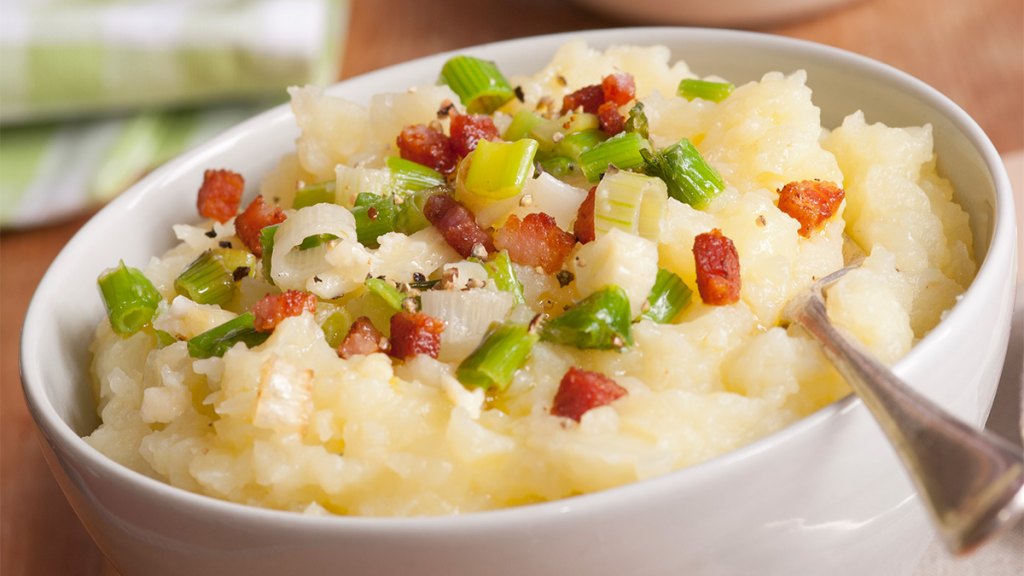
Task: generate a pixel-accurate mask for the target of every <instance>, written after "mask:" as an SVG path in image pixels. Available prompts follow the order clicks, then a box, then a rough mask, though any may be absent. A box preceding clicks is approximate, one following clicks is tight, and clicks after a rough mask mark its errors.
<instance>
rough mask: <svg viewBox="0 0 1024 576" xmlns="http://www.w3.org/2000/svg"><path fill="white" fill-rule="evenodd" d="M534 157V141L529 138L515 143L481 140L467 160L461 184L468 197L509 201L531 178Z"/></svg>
mask: <svg viewBox="0 0 1024 576" xmlns="http://www.w3.org/2000/svg"><path fill="white" fill-rule="evenodd" d="M536 153H537V141H536V140H531V139H529V138H524V139H522V140H517V141H515V142H491V141H488V140H480V141H479V142H477V145H476V150H474V151H473V152H472V153H470V155H469V156H468V157H467V161H468V162H469V169H468V170H466V178H465V180H464V182H463V184H464V185H465V187H466V190H467V191H468V192H469V193H471V194H475V195H477V196H480V197H482V198H489V199H492V200H502V199H505V198H511V197H512V196H515V195H516V194H519V193H520V192H521V191H522V190H523V185H524V184H526V179H527V178H529V177H530V176H531V175H533V157H534V155H536Z"/></svg>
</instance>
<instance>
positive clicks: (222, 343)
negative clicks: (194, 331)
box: [188, 312, 270, 358]
mask: <svg viewBox="0 0 1024 576" xmlns="http://www.w3.org/2000/svg"><path fill="white" fill-rule="evenodd" d="M255 319H256V317H255V315H253V313H252V312H246V313H245V314H242V315H240V316H236V317H235V318H232V319H231V320H228V321H227V322H225V323H223V324H221V325H220V326H216V327H214V328H211V329H209V330H207V331H206V332H203V333H202V334H198V335H196V336H193V337H192V338H191V339H190V340H189V341H188V355H189V356H191V357H193V358H212V357H214V356H216V357H218V358H219V357H221V356H223V355H224V353H225V352H227V351H228V350H229V349H230V348H231V347H232V346H234V345H235V344H237V343H238V342H242V343H244V344H245V345H246V346H248V347H250V348H251V347H253V346H258V345H260V344H262V343H263V342H264V341H266V339H267V338H269V337H270V333H269V332H257V331H256V328H255V327H254V326H253V322H254V321H255Z"/></svg>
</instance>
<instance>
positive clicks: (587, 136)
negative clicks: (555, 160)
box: [553, 128, 608, 163]
mask: <svg viewBox="0 0 1024 576" xmlns="http://www.w3.org/2000/svg"><path fill="white" fill-rule="evenodd" d="M607 139H608V135H607V134H605V133H604V132H603V131H602V130H600V129H599V128H588V129H586V130H580V131H579V132H573V133H572V134H569V135H567V136H566V137H564V138H562V141H561V142H559V143H558V144H556V145H555V148H554V151H553V152H554V154H556V155H559V156H565V157H567V158H571V159H573V160H575V161H576V162H577V163H578V162H579V159H580V156H582V155H583V153H584V152H586V151H587V150H590V149H592V148H594V147H595V146H597V145H599V144H601V143H602V142H604V141H605V140H607Z"/></svg>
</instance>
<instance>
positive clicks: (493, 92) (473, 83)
mask: <svg viewBox="0 0 1024 576" xmlns="http://www.w3.org/2000/svg"><path fill="white" fill-rule="evenodd" d="M441 81H442V82H444V83H445V84H447V85H448V86H449V87H450V88H451V89H452V91H453V92H455V93H456V94H458V95H459V99H460V100H462V104H463V105H464V106H465V107H466V110H467V111H468V112H469V113H470V114H476V113H484V114H490V113H491V112H494V111H495V110H497V109H498V108H499V107H501V105H502V104H504V103H505V102H508V101H509V100H511V99H513V98H515V97H516V94H515V92H514V91H513V90H512V87H511V86H509V84H508V80H505V77H504V76H503V75H502V74H501V72H500V71H499V70H498V67H497V66H495V64H494V62H490V61H488V60H481V59H479V58H474V57H472V56H464V55H463V56H455V57H453V58H451V59H450V60H448V61H447V62H445V64H444V67H443V68H441Z"/></svg>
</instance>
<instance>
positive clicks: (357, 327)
mask: <svg viewBox="0 0 1024 576" xmlns="http://www.w3.org/2000/svg"><path fill="white" fill-rule="evenodd" d="M388 348H389V346H388V339H387V338H385V337H384V335H383V334H381V333H380V330H377V327H376V326H374V325H373V322H371V321H370V319H369V318H367V317H366V316H360V317H359V318H356V321H355V322H353V323H352V327H351V328H349V329H348V334H346V335H345V339H344V340H342V341H341V344H340V345H339V346H338V356H341V357H342V358H344V359H346V360H348V359H349V358H351V357H353V356H365V355H367V354H373V353H374V352H386V351H387V350H388Z"/></svg>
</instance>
